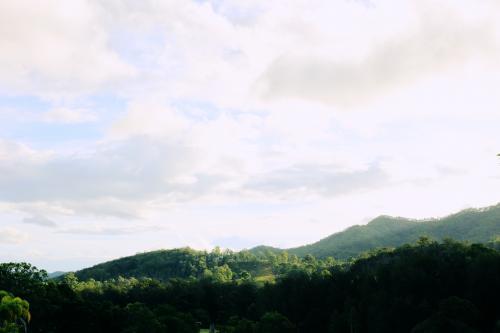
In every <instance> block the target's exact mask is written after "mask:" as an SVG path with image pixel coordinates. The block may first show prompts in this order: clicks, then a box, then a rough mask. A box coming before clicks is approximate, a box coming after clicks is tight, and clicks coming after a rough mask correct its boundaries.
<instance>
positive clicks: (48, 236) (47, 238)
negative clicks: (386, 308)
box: [0, 0, 500, 267]
mask: <svg viewBox="0 0 500 333" xmlns="http://www.w3.org/2000/svg"><path fill="white" fill-rule="evenodd" d="M497 6H498V4H497V3H496V2H495V1H481V2H476V3H471V2H470V1H462V0H444V1H440V2H439V3H437V2H435V1H427V0H422V1H418V2H416V1H397V2H394V1H389V0H378V1H370V2H369V3H367V2H362V1H320V0H313V1H293V2H277V1H260V0H257V1H238V2H231V1H225V0H223V1H218V0H217V1H204V2H194V1H193V2H191V1H175V0H174V1H153V0H151V1H149V0H147V1H141V2H137V1H125V0H118V1H81V2H80V1H76V2H75V1H73V2H70V3H64V4H63V5H61V4H60V3H58V2H56V1H48V0H47V1H44V2H43V4H42V3H41V4H40V5H39V6H33V5H32V4H31V3H28V2H25V1H18V2H11V3H7V2H5V3H2V4H0V37H1V38H0V40H1V42H0V48H1V52H0V76H1V78H0V103H3V102H4V100H5V101H6V103H5V104H6V105H0V110H1V112H2V114H1V121H2V123H3V124H4V126H3V127H2V134H1V135H2V138H0V210H1V213H2V214H4V215H5V216H3V218H2V221H6V222H5V223H6V224H7V225H8V228H11V229H9V230H11V231H10V233H11V234H12V230H18V231H19V232H20V233H22V234H30V235H32V239H30V245H31V247H32V249H33V251H35V250H36V251H39V253H43V256H44V257H45V258H50V260H49V259H47V260H49V261H50V262H51V263H55V262H59V263H61V265H63V263H64V265H69V264H68V262H69V261H68V260H69V258H70V257H75V258H80V259H81V261H79V262H82V263H83V262H85V263H89V262H90V261H89V260H91V261H92V262H98V261H99V260H100V259H102V258H113V257H116V256H121V255H125V254H133V253H134V252H137V251H143V250H147V249H152V248H161V247H172V246H183V245H191V246H198V247H210V246H212V245H215V242H216V240H218V239H219V240H225V241H227V240H238V239H240V241H243V242H245V244H246V245H248V244H250V243H251V242H255V243H260V242H265V243H269V244H271V245H280V246H293V245H300V244H303V243H305V242H308V241H314V240H317V239H318V238H321V237H324V236H326V235H327V234H329V233H332V232H335V231H339V230H340V229H342V228H344V227H347V226H349V225H352V224H354V223H359V222H361V221H367V218H368V217H373V216H376V215H379V214H382V213H383V214H394V215H403V216H405V215H406V216H410V217H428V216H435V215H445V214H447V213H450V212H453V211H455V210H458V209H460V208H464V207H466V206H480V205H487V204H491V203H494V202H495V200H498V196H497V193H498V191H497V189H498V186H499V183H498V182H499V181H500V168H499V167H498V161H497V158H496V156H495V155H496V153H498V152H499V151H500V150H499V149H498V142H500V134H499V133H500V132H499V131H498V128H497V127H498V126H497V124H498V123H499V122H500V114H499V113H498V107H499V106H500V99H499V97H498V94H497V87H498V86H499V84H500V79H499V78H500V68H499V67H498V65H496V64H495V61H494V60H495V59H496V56H497V53H498V52H497V45H498V41H499V36H498V32H499V31H500V30H499V24H498V22H500V20H499V19H498V8H497ZM27 22H29V24H27ZM312 74H314V76H313V75H312ZM5 96H14V97H15V98H12V99H9V98H10V97H8V98H4V97H5ZM24 97H26V100H24ZM2 98H4V99H2ZM13 101H14V102H13ZM116 101H119V102H116ZM17 102H19V105H13V104H16V103H17ZM47 110H48V111H47ZM44 122H45V123H44ZM46 122H55V123H58V126H48V125H47V124H46ZM83 122H85V123H86V124H85V126H71V124H75V123H83ZM11 124H12V125H15V126H9V125H11ZM48 131H55V132H54V133H52V132H50V133H49V132H48ZM73 131H74V133H73ZM54 138H55V139H54ZM77 140H82V141H83V143H81V142H77V144H75V143H74V142H75V141H77ZM26 216H29V217H27V218H26ZM49 217H50V218H49ZM23 218H24V219H25V222H31V223H22V222H20V221H23ZM52 219H54V220H55V221H57V228H40V227H38V226H37V225H36V224H38V225H40V224H45V225H48V224H50V222H49V221H52ZM311 221H314V222H311ZM33 223H35V225H34V224H33ZM151 226H155V227H154V228H152V229H151V232H150V229H148V228H150V227H151ZM156 226H159V228H158V229H155V228H156ZM160 226H161V228H160ZM35 228H36V233H33V232H31V231H33V230H35ZM262 230H266V234H265V235H263V234H262ZM58 231H63V232H58ZM92 236H95V237H92ZM9 237H10V238H12V237H11V236H9ZM123 244H127V246H123ZM8 246H13V245H12V244H10V245H8ZM62 247H64V248H68V249H70V250H68V253H64V254H61V253H60V251H59V250H60V248H62ZM19 248H20V249H21V247H19ZM17 253H22V255H23V256H26V258H28V257H29V258H35V257H34V256H31V254H29V253H28V252H27V251H25V252H23V251H20V252H17ZM33 253H34V252H33ZM20 256H21V254H20ZM30 256H31V257H30ZM3 258H6V256H5V255H4V257H3ZM82 258H83V259H82ZM80 259H78V260H80ZM37 260H38V259H37ZM70 266H71V265H70ZM73 266H74V265H73ZM73 266H72V267H73Z"/></svg>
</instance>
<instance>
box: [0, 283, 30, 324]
mask: <svg viewBox="0 0 500 333" xmlns="http://www.w3.org/2000/svg"><path fill="white" fill-rule="evenodd" d="M30 319H31V315H30V312H29V304H28V302H27V301H25V300H23V299H21V298H19V297H14V296H12V295H11V294H9V293H7V292H5V291H2V290H0V333H18V332H26V331H27V325H28V323H29V321H30Z"/></svg>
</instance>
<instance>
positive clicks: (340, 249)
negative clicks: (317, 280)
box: [250, 204, 500, 259]
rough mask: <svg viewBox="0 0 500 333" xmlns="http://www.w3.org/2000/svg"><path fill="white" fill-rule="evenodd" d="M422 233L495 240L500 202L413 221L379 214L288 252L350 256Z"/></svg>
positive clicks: (499, 232)
mask: <svg viewBox="0 0 500 333" xmlns="http://www.w3.org/2000/svg"><path fill="white" fill-rule="evenodd" d="M422 236H427V237H429V238H431V239H435V240H442V239H445V238H452V239H454V240H460V241H469V242H472V243H487V242H490V241H493V240H496V239H498V238H500V204H497V205H495V206H491V207H487V208H480V209H467V210H463V211H461V212H459V213H456V214H453V215H449V216H447V217H444V218H440V219H427V220H413V219H407V218H403V217H391V216H385V215H384V216H379V217H377V218H375V219H374V220H372V221H371V222H369V223H368V224H367V225H361V226H360V225H356V226H352V227H350V228H348V229H346V230H344V231H341V232H338V233H335V234H333V235H330V236H328V237H326V238H324V239H322V240H320V241H318V242H316V243H313V244H310V245H305V246H300V247H296V248H291V249H286V251H287V252H288V253H290V254H295V255H297V256H304V255H306V254H312V255H313V256H315V257H320V258H322V257H327V256H332V257H334V258H338V259H347V258H350V257H356V256H358V255H359V254H361V253H363V252H366V251H369V250H371V249H375V248H380V247H396V246H400V245H403V244H405V243H413V242H415V241H417V240H418V239H419V238H420V237H422ZM250 251H251V252H252V253H254V254H257V253H262V252H266V251H271V252H275V253H277V252H281V251H285V250H283V249H277V248H273V247H268V246H258V247H255V248H253V249H251V250H250Z"/></svg>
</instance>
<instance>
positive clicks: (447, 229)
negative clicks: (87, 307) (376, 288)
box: [76, 204, 500, 281]
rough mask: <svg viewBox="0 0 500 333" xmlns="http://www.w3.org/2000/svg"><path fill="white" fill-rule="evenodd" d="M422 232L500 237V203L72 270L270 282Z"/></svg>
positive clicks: (98, 276)
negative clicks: (285, 243) (309, 239)
mask: <svg viewBox="0 0 500 333" xmlns="http://www.w3.org/2000/svg"><path fill="white" fill-rule="evenodd" d="M421 236H428V237H430V238H431V239H435V240H442V239H444V238H452V239H455V240H459V241H470V242H476V243H488V242H490V241H492V240H494V239H496V238H498V237H499V236H500V204H499V205H496V206H492V207H488V208H482V209H468V210H464V211H462V212H459V213H457V214H453V215H450V216H447V217H445V218H442V219H432V220H421V221H417V220H411V219H406V218H401V217H390V216H380V217H377V218H376V219H374V220H372V221H371V222H370V223H368V224H367V225H363V226H359V225H358V226H352V227H350V228H348V229H346V230H344V231H342V232H339V233H336V234H333V235H331V236H329V237H326V238H324V239H322V240H320V241H318V242H316V243H313V244H310V245H306V246H301V247H297V248H291V249H286V250H283V249H278V248H274V247H270V246H258V247H255V248H253V249H251V250H249V251H240V252H232V251H230V250H225V251H221V250H220V249H218V248H217V249H215V250H214V251H212V252H206V251H196V250H193V249H190V248H182V249H172V250H159V251H152V252H146V253H140V254H136V255H133V256H129V257H124V258H120V259H116V260H112V261H109V262H106V263H102V264H99V265H96V266H93V267H90V268H86V269H83V270H81V271H78V272H76V276H77V277H78V278H79V279H81V280H88V279H90V278H93V279H95V280H101V281H102V280H107V279H116V278H118V277H119V276H122V277H135V278H141V277H148V278H154V279H158V280H163V281H165V280H168V279H171V278H194V279H197V278H202V277H212V278H215V279H217V280H231V279H233V280H234V279H245V278H249V277H251V278H254V279H255V280H256V281H271V280H274V279H275V278H276V277H277V276H279V275H280V274H283V273H285V272H287V271H289V270H291V269H295V268H297V267H306V266H308V265H310V262H308V259H307V258H304V257H305V255H307V254H312V255H313V256H315V257H317V258H319V259H323V261H322V260H319V261H318V262H317V263H315V267H314V269H322V268H325V267H328V265H331V264H332V262H331V260H330V261H329V260H328V257H334V258H335V259H341V260H345V259H349V258H352V257H357V256H359V255H360V254H361V253H363V252H366V251H369V250H372V249H376V248H382V247H398V246H400V245H403V244H407V243H414V242H416V241H417V240H418V239H419V238H420V237H421ZM497 245H498V244H497ZM285 252H286V253H285Z"/></svg>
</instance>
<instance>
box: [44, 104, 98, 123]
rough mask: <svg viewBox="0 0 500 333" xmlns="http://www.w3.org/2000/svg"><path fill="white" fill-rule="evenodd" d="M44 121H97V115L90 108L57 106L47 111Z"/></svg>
mask: <svg viewBox="0 0 500 333" xmlns="http://www.w3.org/2000/svg"><path fill="white" fill-rule="evenodd" d="M42 119H43V121H45V122H49V123H63V124H76V123H87V122H95V121H97V119H98V118H97V115H96V114H95V113H94V112H92V111H90V110H88V109H71V108H64V107H60V108H55V109H52V110H50V111H48V112H46V113H45V114H44V115H43V117H42Z"/></svg>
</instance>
